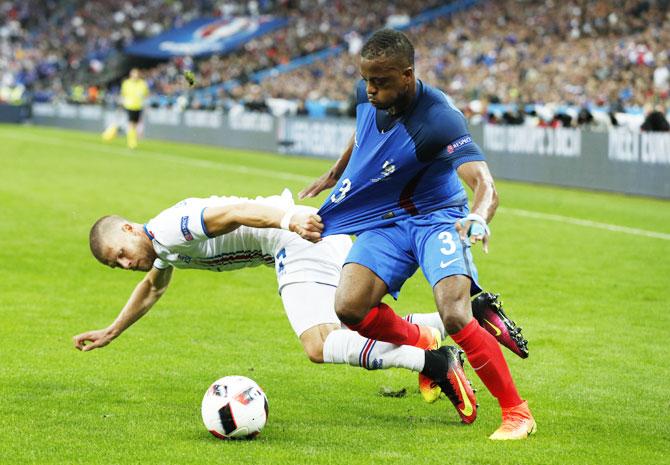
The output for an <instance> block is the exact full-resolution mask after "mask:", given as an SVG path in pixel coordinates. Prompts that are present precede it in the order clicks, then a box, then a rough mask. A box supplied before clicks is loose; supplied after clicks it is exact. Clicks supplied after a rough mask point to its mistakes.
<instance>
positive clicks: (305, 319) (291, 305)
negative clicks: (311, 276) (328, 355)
mask: <svg viewBox="0 0 670 465" xmlns="http://www.w3.org/2000/svg"><path fill="white" fill-rule="evenodd" d="M335 289H336V288H335V286H330V285H328V284H321V283H315V282H295V283H290V284H286V285H284V286H282V287H281V288H280V290H279V293H280V295H281V299H282V303H283V304H284V311H285V312H286V316H287V317H288V321H289V323H290V324H291V327H292V328H293V331H294V332H295V334H296V336H298V338H299V339H300V342H301V343H302V345H303V348H304V349H305V353H306V354H307V357H309V359H310V360H311V361H312V362H315V363H322V361H323V343H324V341H325V340H326V338H327V337H328V334H330V332H331V331H333V330H335V329H338V328H339V327H340V321H339V320H338V319H337V315H335V310H334V305H335Z"/></svg>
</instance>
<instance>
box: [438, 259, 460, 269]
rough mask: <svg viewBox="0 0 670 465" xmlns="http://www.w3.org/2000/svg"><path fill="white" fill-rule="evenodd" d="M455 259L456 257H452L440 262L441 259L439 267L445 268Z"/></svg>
mask: <svg viewBox="0 0 670 465" xmlns="http://www.w3.org/2000/svg"><path fill="white" fill-rule="evenodd" d="M457 260H458V258H454V259H453V260H449V261H448V262H442V261H441V262H440V268H446V267H448V266H449V265H451V264H452V263H454V262H455V261H457Z"/></svg>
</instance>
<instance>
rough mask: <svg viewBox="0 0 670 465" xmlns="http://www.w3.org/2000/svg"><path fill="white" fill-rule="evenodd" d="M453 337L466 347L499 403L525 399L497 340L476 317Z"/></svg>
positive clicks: (511, 403) (514, 403)
mask: <svg viewBox="0 0 670 465" xmlns="http://www.w3.org/2000/svg"><path fill="white" fill-rule="evenodd" d="M451 338H452V339H453V340H454V341H455V342H456V344H458V345H459V346H461V347H462V348H463V350H464V351H465V355H467V357H468V361H469V362H470V365H472V367H473V368H474V370H475V372H476V373H477V376H479V378H480V379H481V380H482V382H483V383H484V385H485V386H486V388H487V389H488V390H489V391H490V392H491V394H493V397H495V398H496V399H498V402H499V403H500V407H502V408H509V407H516V406H517V405H519V404H521V403H522V402H523V400H521V397H519V393H518V392H517V390H516V386H515V385H514V380H513V379H512V375H511V374H510V372H509V368H508V367H507V362H506V361H505V357H503V354H502V351H501V350H500V346H499V345H498V341H496V339H495V338H494V337H493V336H492V335H491V334H489V333H488V332H487V331H486V330H485V329H484V328H482V327H481V326H479V323H477V320H475V319H474V318H473V319H472V320H471V321H470V323H468V324H467V325H465V327H464V328H463V329H461V330H460V331H459V332H457V333H456V334H451Z"/></svg>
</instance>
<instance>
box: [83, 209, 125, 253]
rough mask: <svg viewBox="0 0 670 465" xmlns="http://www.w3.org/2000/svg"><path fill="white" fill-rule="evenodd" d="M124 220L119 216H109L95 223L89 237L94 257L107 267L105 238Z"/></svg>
mask: <svg viewBox="0 0 670 465" xmlns="http://www.w3.org/2000/svg"><path fill="white" fill-rule="evenodd" d="M123 221H124V219H123V218H121V217H120V216H117V215H107V216H103V217H102V218H100V219H99V220H98V221H96V222H95V224H94V225H93V227H92V228H91V231H90V232H89V235H88V244H89V246H90V247H91V252H92V253H93V256H94V257H95V258H96V259H97V260H98V261H99V262H100V263H102V264H103V265H107V262H106V261H105V258H106V257H105V245H106V242H105V236H106V235H107V234H109V232H110V231H111V230H112V229H113V228H114V227H115V226H116V227H118V225H119V224H120V223H123Z"/></svg>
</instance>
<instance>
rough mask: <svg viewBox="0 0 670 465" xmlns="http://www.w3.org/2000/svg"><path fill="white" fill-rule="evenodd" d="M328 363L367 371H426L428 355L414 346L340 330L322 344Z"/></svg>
mask: <svg viewBox="0 0 670 465" xmlns="http://www.w3.org/2000/svg"><path fill="white" fill-rule="evenodd" d="M323 361H324V362H325V363H347V364H349V365H352V366H355V367H363V368H366V369H368V370H380V369H384V368H392V367H393V368H407V369H408V370H412V371H421V370H423V365H424V362H425V354H424V351H423V350H422V349H419V348H418V347H413V346H398V345H395V344H390V343H388V342H382V341H375V340H374V339H367V338H364V337H363V336H361V335H360V334H358V333H357V332H355V331H350V330H348V329H337V330H335V331H333V332H331V333H330V334H329V335H328V337H327V338H326V341H325V342H324V343H323Z"/></svg>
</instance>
